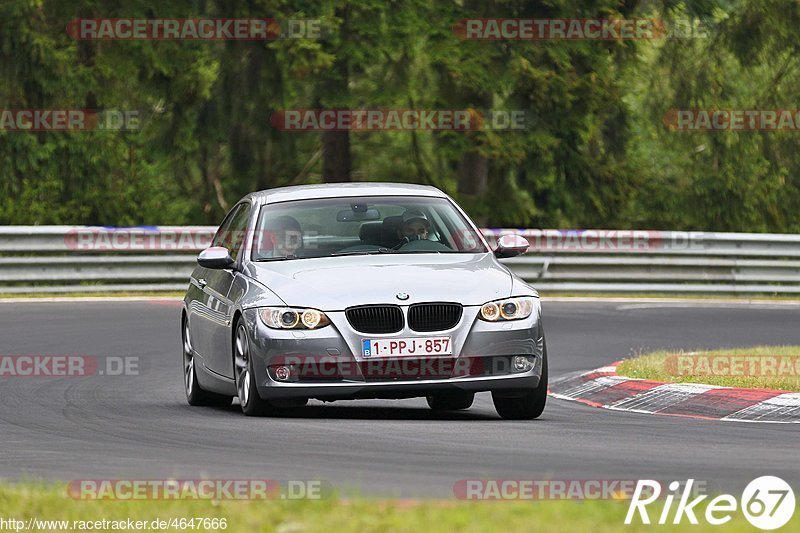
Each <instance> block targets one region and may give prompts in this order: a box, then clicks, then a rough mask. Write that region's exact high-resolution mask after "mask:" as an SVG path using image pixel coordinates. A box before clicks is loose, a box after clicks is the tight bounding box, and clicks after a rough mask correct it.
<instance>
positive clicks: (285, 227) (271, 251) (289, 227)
mask: <svg viewBox="0 0 800 533" xmlns="http://www.w3.org/2000/svg"><path fill="white" fill-rule="evenodd" d="M302 243H303V231H302V230H301V229H300V223H299V222H298V221H297V219H295V218H294V217H290V216H289V215H282V216H279V217H275V218H272V219H269V220H267V221H266V223H265V224H264V228H263V231H262V237H261V251H260V254H259V255H260V257H262V258H270V257H292V256H294V253H295V252H296V251H297V250H298V248H300V246H301V245H302Z"/></svg>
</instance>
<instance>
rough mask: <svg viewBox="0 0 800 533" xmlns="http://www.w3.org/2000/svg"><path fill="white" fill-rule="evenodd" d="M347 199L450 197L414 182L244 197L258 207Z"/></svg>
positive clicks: (297, 187)
mask: <svg viewBox="0 0 800 533" xmlns="http://www.w3.org/2000/svg"><path fill="white" fill-rule="evenodd" d="M347 196H428V197H434V198H447V195H446V194H445V193H443V192H442V191H440V190H439V189H437V188H436V187H431V186H429V185H416V184H413V183H370V182H359V183H323V184H318V185H295V186H292V187H277V188H275V189H266V190H263V191H258V192H253V193H250V194H248V195H247V196H245V199H251V200H252V201H254V202H255V203H258V204H272V203H276V202H287V201H291V200H307V199H313V198H340V197H347Z"/></svg>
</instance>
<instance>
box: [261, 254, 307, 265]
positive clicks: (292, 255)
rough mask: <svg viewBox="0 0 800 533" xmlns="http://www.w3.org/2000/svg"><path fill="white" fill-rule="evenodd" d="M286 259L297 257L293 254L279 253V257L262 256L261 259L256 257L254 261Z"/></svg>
mask: <svg viewBox="0 0 800 533" xmlns="http://www.w3.org/2000/svg"><path fill="white" fill-rule="evenodd" d="M287 259H297V256H296V255H294V254H289V255H281V256H279V257H262V258H261V259H256V260H255V262H256V263H261V262H266V261H286V260H287Z"/></svg>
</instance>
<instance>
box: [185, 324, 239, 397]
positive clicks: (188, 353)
mask: <svg viewBox="0 0 800 533" xmlns="http://www.w3.org/2000/svg"><path fill="white" fill-rule="evenodd" d="M182 340H183V390H184V392H186V401H187V402H189V405H212V406H218V407H227V406H229V405H230V404H231V401H232V400H233V398H231V397H230V396H224V395H222V394H215V393H213V392H208V391H206V390H203V389H201V388H200V384H199V383H198V382H197V369H196V368H195V354H194V347H193V346H192V337H191V336H190V335H189V321H188V320H186V319H185V318H184V320H183V331H182Z"/></svg>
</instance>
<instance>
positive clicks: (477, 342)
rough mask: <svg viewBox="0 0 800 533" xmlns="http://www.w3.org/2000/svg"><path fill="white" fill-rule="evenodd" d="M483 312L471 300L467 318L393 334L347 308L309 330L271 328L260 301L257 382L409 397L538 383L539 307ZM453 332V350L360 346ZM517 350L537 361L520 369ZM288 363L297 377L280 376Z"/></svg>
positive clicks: (303, 390) (255, 336) (293, 392)
mask: <svg viewBox="0 0 800 533" xmlns="http://www.w3.org/2000/svg"><path fill="white" fill-rule="evenodd" d="M404 311H405V310H404ZM477 313H478V308H477V307H465V308H464V312H463V316H462V319H461V321H460V323H459V324H458V325H456V327H455V328H453V329H451V330H448V331H445V332H436V333H425V334H421V333H418V332H414V331H411V330H408V329H404V330H403V331H400V332H398V333H396V334H391V335H365V334H362V333H358V332H356V331H354V330H353V329H352V328H351V327H350V325H349V323H348V322H347V319H346V318H345V316H344V313H342V312H333V313H327V315H328V317H329V318H330V319H331V325H329V326H327V327H324V328H322V329H319V330H303V331H292V330H274V329H270V328H267V327H266V326H265V325H264V324H263V323H261V320H260V319H259V318H258V314H257V310H256V309H249V310H246V311H245V313H244V318H245V321H246V323H247V325H248V326H249V327H248V328H247V329H248V330H249V331H250V332H251V336H252V338H251V350H250V351H251V357H252V360H253V371H254V373H255V377H256V384H257V388H258V391H259V395H260V396H261V397H262V398H264V399H290V398H317V399H321V400H339V399H360V398H409V397H416V396H426V395H430V394H434V393H446V392H456V391H469V392H483V391H503V393H504V394H507V395H509V396H514V395H516V394H519V393H522V392H524V391H527V390H530V389H532V388H535V387H537V386H538V385H539V380H540V377H541V373H542V364H543V358H544V357H545V354H546V348H545V346H544V339H543V337H542V334H541V328H540V318H539V313H538V312H534V313H533V314H532V315H531V317H529V318H528V319H525V320H520V321H514V322H505V323H490V322H485V321H482V320H478V319H477ZM445 335H447V336H450V337H451V338H452V343H453V354H454V355H453V356H443V357H433V358H426V359H409V358H403V359H377V358H365V357H363V356H362V354H361V351H360V347H361V345H362V340H363V339H365V338H372V339H374V338H380V339H391V338H393V337H394V338H404V337H415V336H417V337H419V336H445ZM517 356H524V357H525V359H526V360H527V361H528V363H529V364H528V366H529V368H526V369H525V370H522V371H520V370H516V369H515V368H514V364H513V363H514V358H515V357H517ZM281 366H283V367H286V368H291V374H292V377H291V378H290V379H289V380H285V381H284V380H279V379H277V378H276V372H275V371H276V369H277V368H278V367H281Z"/></svg>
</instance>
